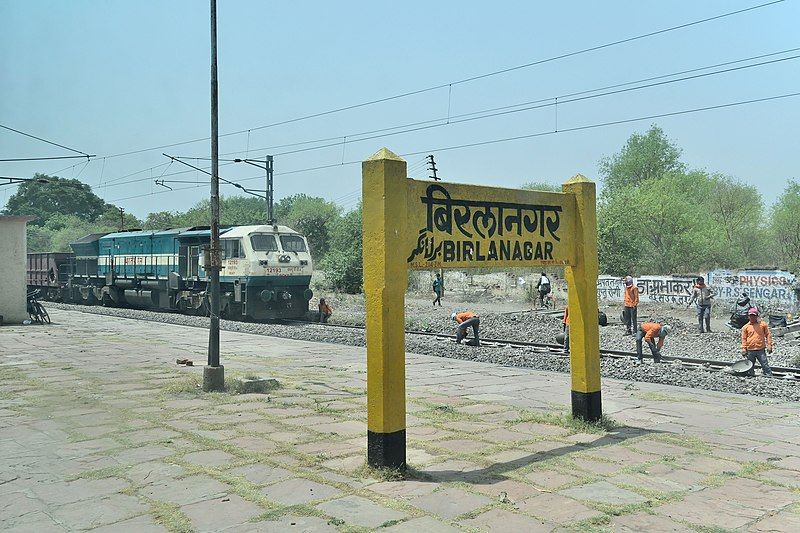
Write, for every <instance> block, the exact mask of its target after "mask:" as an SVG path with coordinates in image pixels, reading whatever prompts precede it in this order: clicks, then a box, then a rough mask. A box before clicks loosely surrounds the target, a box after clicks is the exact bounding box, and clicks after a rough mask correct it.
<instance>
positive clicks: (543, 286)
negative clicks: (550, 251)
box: [536, 272, 550, 307]
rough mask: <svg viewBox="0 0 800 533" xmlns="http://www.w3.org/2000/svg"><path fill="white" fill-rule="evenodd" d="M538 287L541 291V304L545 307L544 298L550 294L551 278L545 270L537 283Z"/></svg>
mask: <svg viewBox="0 0 800 533" xmlns="http://www.w3.org/2000/svg"><path fill="white" fill-rule="evenodd" d="M536 289H537V290H538V291H539V305H541V306H542V307H544V298H545V296H547V295H548V294H550V278H548V277H547V274H545V273H544V272H542V277H540V278H539V282H538V283H537V284H536Z"/></svg>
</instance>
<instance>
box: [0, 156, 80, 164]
mask: <svg viewBox="0 0 800 533" xmlns="http://www.w3.org/2000/svg"><path fill="white" fill-rule="evenodd" d="M90 157H95V156H93V155H86V156H83V155H61V156H54V157H13V158H11V159H0V162H3V163H10V162H14V161H49V160H52V159H84V158H86V159H88V158H90Z"/></svg>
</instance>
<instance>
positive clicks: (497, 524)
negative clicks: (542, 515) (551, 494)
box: [460, 509, 557, 533]
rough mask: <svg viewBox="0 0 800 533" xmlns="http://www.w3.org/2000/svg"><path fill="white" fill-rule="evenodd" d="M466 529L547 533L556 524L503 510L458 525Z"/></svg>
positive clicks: (494, 531) (494, 532)
mask: <svg viewBox="0 0 800 533" xmlns="http://www.w3.org/2000/svg"><path fill="white" fill-rule="evenodd" d="M460 524H461V525H463V526H466V527H468V528H474V529H477V530H478V531H487V532H490V533H505V532H508V531H525V532H530V533H549V532H550V531H553V530H554V529H555V528H556V526H557V525H556V524H553V523H552V522H546V521H544V520H539V519H536V518H532V517H530V516H525V515H523V514H519V513H512V512H510V511H506V510H504V509H491V510H489V511H486V512H485V513H482V514H480V515H478V516H476V517H475V518H472V519H470V520H464V521H462V522H461V523H460Z"/></svg>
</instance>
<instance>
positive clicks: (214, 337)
mask: <svg viewBox="0 0 800 533" xmlns="http://www.w3.org/2000/svg"><path fill="white" fill-rule="evenodd" d="M217 91H218V84H217V0H211V269H210V272H209V274H210V283H209V284H210V291H211V327H210V329H209V332H208V366H211V367H218V366H219V271H220V266H221V261H220V254H219V95H218V92H217Z"/></svg>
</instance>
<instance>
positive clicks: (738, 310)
mask: <svg viewBox="0 0 800 533" xmlns="http://www.w3.org/2000/svg"><path fill="white" fill-rule="evenodd" d="M751 307H755V308H756V310H758V306H757V305H756V304H755V303H754V302H753V301H752V300H750V296H748V295H747V293H746V292H743V293H742V295H741V296H739V298H737V299H736V303H735V304H734V305H733V309H732V310H731V320H730V322H729V324H730V326H731V327H733V328H736V329H742V328H743V327H744V326H745V324H747V313H748V312H749V311H750V308H751Z"/></svg>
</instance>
